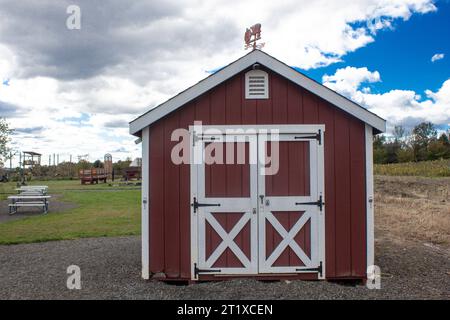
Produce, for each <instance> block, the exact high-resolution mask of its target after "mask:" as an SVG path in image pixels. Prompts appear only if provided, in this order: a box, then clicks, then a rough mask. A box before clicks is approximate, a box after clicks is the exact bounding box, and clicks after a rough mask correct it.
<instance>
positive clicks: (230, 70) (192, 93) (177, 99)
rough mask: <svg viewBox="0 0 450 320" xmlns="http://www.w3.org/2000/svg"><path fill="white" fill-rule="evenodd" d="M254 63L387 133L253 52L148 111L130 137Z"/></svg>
mask: <svg viewBox="0 0 450 320" xmlns="http://www.w3.org/2000/svg"><path fill="white" fill-rule="evenodd" d="M255 63H258V64H261V65H263V66H264V67H266V68H268V69H270V70H272V71H274V72H276V73H278V74H280V75H281V76H283V77H285V78H287V79H289V80H290V81H292V82H294V83H296V84H298V85H299V86H301V87H303V88H304V89H306V90H308V91H310V92H312V93H314V94H316V95H317V96H319V97H321V98H322V99H324V100H326V101H328V102H330V103H331V104H333V105H334V106H336V107H338V108H340V109H342V110H344V111H345V112H347V113H349V114H351V115H353V116H354V117H356V118H358V119H360V120H361V121H363V122H365V123H367V124H369V125H370V126H372V127H373V128H374V131H375V132H376V133H380V132H385V131H386V120H384V119H383V118H381V117H379V116H377V115H376V114H375V113H373V112H370V111H369V110H367V109H366V108H364V107H362V106H360V105H359V104H357V103H355V102H353V101H351V100H349V99H347V98H346V97H344V96H342V95H340V94H339V93H337V92H335V91H333V90H331V89H330V88H328V87H326V86H324V85H322V84H321V83H318V82H316V81H314V80H313V79H311V78H309V77H307V76H306V75H304V74H303V73H301V72H299V71H297V70H295V69H293V68H291V67H290V66H288V65H286V64H285V63H283V62H281V61H279V60H277V59H276V58H274V57H272V56H270V55H268V54H267V53H265V52H263V51H261V50H253V51H251V52H250V53H248V54H246V55H245V56H243V57H241V58H239V59H237V60H236V61H234V62H232V63H230V64H229V65H227V66H226V67H224V68H222V69H220V70H219V71H217V72H216V73H214V74H212V75H210V76H208V77H207V78H205V79H203V80H201V81H200V82H198V83H197V84H195V85H193V86H192V87H189V88H188V89H186V90H184V91H182V92H180V93H179V94H177V95H176V96H174V97H172V98H170V99H169V100H167V101H166V102H164V103H162V104H160V105H158V106H157V107H155V108H153V109H151V110H149V111H148V112H146V113H144V114H143V115H141V116H139V117H138V118H136V119H134V120H133V121H131V122H130V133H131V134H133V135H139V133H140V131H141V130H142V129H144V128H145V127H147V126H149V125H151V124H152V123H154V122H156V121H158V120H159V119H161V118H162V117H164V116H165V115H167V114H169V113H171V112H173V111H175V110H176V109H178V108H180V107H182V106H183V105H185V104H186V103H188V102H189V101H191V100H193V99H195V98H197V97H198V96H200V95H202V94H203V93H205V92H207V91H208V90H210V89H212V88H214V87H216V86H217V85H219V84H220V83H222V82H224V81H226V80H228V79H229V78H231V77H233V76H234V75H236V74H238V73H239V72H241V71H243V70H245V69H247V68H249V67H251V66H252V65H253V64H255Z"/></svg>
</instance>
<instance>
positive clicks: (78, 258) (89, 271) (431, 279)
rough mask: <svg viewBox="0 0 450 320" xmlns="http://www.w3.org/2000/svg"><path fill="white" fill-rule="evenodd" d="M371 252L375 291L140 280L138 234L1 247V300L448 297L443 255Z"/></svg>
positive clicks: (383, 248) (391, 249)
mask: <svg viewBox="0 0 450 320" xmlns="http://www.w3.org/2000/svg"><path fill="white" fill-rule="evenodd" d="M376 251H377V264H378V265H379V266H380V267H381V270H382V272H383V274H384V276H385V277H383V278H382V288H381V289H380V290H369V289H367V288H366V287H365V286H362V285H358V286H351V285H343V284H338V283H330V282H324V281H320V282H317V281H315V282H312V281H310V282H309V281H292V282H286V281H282V282H261V281H256V280H233V281H223V282H209V283H200V284H193V285H188V286H177V285H173V284H166V283H163V282H158V281H144V280H141V278H140V238H139V237H118V238H95V239H79V240H72V241H56V242H46V243H34V244H22V245H11V246H0V299H373V298H376V299H450V274H449V272H450V252H449V251H448V250H443V249H440V248H438V247H435V246H431V245H427V244H418V243H406V242H401V241H395V240H393V239H387V238H383V237H382V236H381V237H379V238H377V242H376ZM72 264H76V265H78V266H80V268H81V279H82V289H81V290H68V289H67V288H66V279H67V276H68V275H67V274H66V269H67V267H68V266H69V265H72Z"/></svg>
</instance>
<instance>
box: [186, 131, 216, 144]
mask: <svg viewBox="0 0 450 320" xmlns="http://www.w3.org/2000/svg"><path fill="white" fill-rule="evenodd" d="M193 135H194V136H193V139H192V146H195V144H196V143H197V141H198V140H208V141H210V140H211V142H213V141H214V140H217V139H219V138H217V137H214V136H212V137H208V136H206V137H205V136H204V133H201V134H196V133H195V131H194V132H193ZM219 140H220V139H219Z"/></svg>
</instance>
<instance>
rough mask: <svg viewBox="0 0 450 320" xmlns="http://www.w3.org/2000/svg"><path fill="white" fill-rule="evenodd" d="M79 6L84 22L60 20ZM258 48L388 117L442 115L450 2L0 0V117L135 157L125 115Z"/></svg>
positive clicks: (51, 140) (27, 140)
mask: <svg viewBox="0 0 450 320" xmlns="http://www.w3.org/2000/svg"><path fill="white" fill-rule="evenodd" d="M70 5H77V6H79V8H80V9H81V29H79V30H70V29H68V28H67V26H66V22H67V19H68V18H69V14H67V8H68V6H70ZM257 22H260V23H261V24H262V26H263V29H262V30H263V38H264V41H265V42H266V47H265V48H264V51H266V52H268V53H269V54H271V55H274V56H275V57H276V58H278V59H280V60H282V61H284V62H286V63H287V64H289V65H291V66H292V67H295V68H296V69H298V70H300V71H301V72H304V73H305V74H307V75H309V76H310V77H313V78H314V79H316V80H317V81H319V82H322V83H324V84H325V85H327V86H329V87H330V88H332V89H334V90H336V91H338V92H340V93H342V94H344V95H346V96H348V97H349V98H351V99H353V100H355V101H356V102H358V103H360V104H361V105H363V106H364V107H367V108H369V109H370V110H372V111H373V112H375V113H377V114H379V115H380V116H382V117H384V118H386V119H387V120H388V126H389V127H392V126H393V125H395V124H403V125H405V126H407V127H410V126H412V125H414V124H416V123H417V122H419V121H422V120H429V121H433V122H434V123H436V124H437V125H439V126H440V128H442V129H444V130H445V129H446V128H448V125H449V124H450V62H449V61H450V41H449V39H450V3H449V1H444V0H443V1H432V0H391V1H387V0H356V1H355V0H348V1H347V0H339V1H338V0H336V1H333V0H327V1H325V0H318V1H310V0H293V1H267V2H263V1H239V2H237V1H236V2H230V1H228V0H227V1H221V0H219V1H212V0H205V1H180V0H177V1H167V0H164V1H154V0H149V1H131V2H128V1H123V0H109V1H100V0H86V1H76V0H71V1H65V0H58V1H56V0H53V1H50V0H39V1H31V0H20V1H13V0H10V1H8V0H0V117H5V118H7V120H8V122H9V123H10V124H11V126H12V127H13V128H14V129H15V134H14V136H13V147H14V148H15V149H16V150H22V151H23V150H26V149H31V150H34V151H37V152H41V153H43V154H44V159H46V160H45V161H44V162H47V161H48V155H49V154H53V153H58V154H60V161H63V160H68V159H69V155H72V156H73V157H74V159H75V158H76V156H77V155H81V154H89V160H91V161H93V160H95V159H98V158H102V157H103V155H104V154H105V153H112V155H113V158H114V160H118V159H124V158H126V157H128V156H130V157H136V156H138V155H139V153H140V146H139V145H135V144H134V142H133V141H134V138H133V137H132V136H130V135H129V134H128V122H129V121H131V120H132V119H134V118H135V117H136V116H138V115H140V114H142V113H143V112H145V111H147V110H149V109H151V108H152V107H154V106H156V105H157V104H159V103H161V102H163V101H165V100H166V99H168V98H170V97H171V96H172V95H174V94H176V93H178V92H180V91H182V90H183V89H185V88H186V87H188V86H190V85H192V84H193V83H195V82H197V81H198V80H200V79H202V78H204V77H206V76H207V75H208V72H209V71H211V70H215V69H217V68H219V67H221V66H224V65H226V64H228V63H229V62H231V61H233V60H235V59H237V58H239V57H240V56H242V55H244V54H245V53H246V52H245V51H244V49H243V33H244V31H245V28H246V27H248V26H250V25H252V24H254V23H257Z"/></svg>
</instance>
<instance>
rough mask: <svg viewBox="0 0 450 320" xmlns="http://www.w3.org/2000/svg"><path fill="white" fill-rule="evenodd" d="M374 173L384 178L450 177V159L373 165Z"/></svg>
mask: <svg viewBox="0 0 450 320" xmlns="http://www.w3.org/2000/svg"><path fill="white" fill-rule="evenodd" d="M374 173H375V174H378V175H386V176H422V177H450V159H446V160H435V161H420V162H406V163H391V164H375V165H374Z"/></svg>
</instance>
